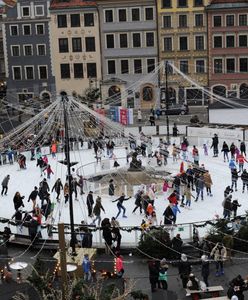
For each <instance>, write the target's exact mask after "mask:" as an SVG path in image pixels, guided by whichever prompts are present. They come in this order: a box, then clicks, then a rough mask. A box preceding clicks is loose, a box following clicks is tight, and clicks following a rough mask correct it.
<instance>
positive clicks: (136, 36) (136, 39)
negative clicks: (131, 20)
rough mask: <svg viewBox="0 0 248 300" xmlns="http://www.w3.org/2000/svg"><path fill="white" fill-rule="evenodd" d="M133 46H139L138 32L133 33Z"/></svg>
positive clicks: (139, 37)
mask: <svg viewBox="0 0 248 300" xmlns="http://www.w3.org/2000/svg"><path fill="white" fill-rule="evenodd" d="M133 47H134V48H139V47H141V36H140V33H133Z"/></svg>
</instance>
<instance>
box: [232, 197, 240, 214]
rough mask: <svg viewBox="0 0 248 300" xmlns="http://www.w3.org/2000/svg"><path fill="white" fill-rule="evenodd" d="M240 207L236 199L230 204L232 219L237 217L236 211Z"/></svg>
mask: <svg viewBox="0 0 248 300" xmlns="http://www.w3.org/2000/svg"><path fill="white" fill-rule="evenodd" d="M240 206H241V204H239V202H238V200H237V199H235V200H233V202H232V211H233V217H234V218H236V217H237V210H238V207H240Z"/></svg>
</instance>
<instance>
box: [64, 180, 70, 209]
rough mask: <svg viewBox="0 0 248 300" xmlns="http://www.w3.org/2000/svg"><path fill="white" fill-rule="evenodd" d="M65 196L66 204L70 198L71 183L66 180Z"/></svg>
mask: <svg viewBox="0 0 248 300" xmlns="http://www.w3.org/2000/svg"><path fill="white" fill-rule="evenodd" d="M64 198H65V204H66V203H67V202H68V200H69V183H68V182H67V181H66V182H65V184H64Z"/></svg>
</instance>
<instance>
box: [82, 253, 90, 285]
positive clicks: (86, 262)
mask: <svg viewBox="0 0 248 300" xmlns="http://www.w3.org/2000/svg"><path fill="white" fill-rule="evenodd" d="M82 269H83V275H84V281H85V282H89V281H90V280H91V262H90V259H89V254H84V258H83V262H82Z"/></svg>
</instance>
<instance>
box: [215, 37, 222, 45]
mask: <svg viewBox="0 0 248 300" xmlns="http://www.w3.org/2000/svg"><path fill="white" fill-rule="evenodd" d="M214 48H222V36H214Z"/></svg>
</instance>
